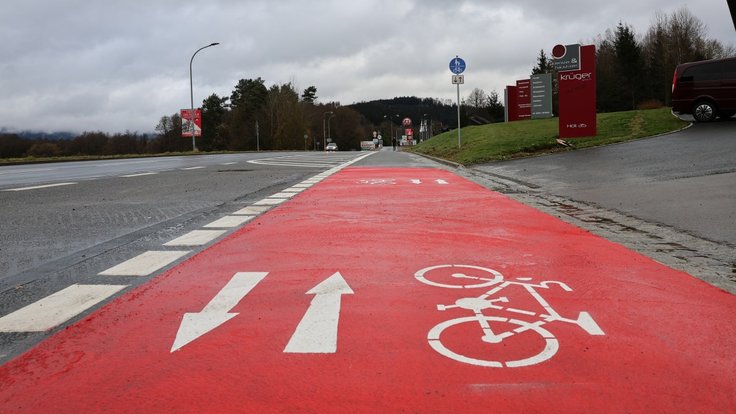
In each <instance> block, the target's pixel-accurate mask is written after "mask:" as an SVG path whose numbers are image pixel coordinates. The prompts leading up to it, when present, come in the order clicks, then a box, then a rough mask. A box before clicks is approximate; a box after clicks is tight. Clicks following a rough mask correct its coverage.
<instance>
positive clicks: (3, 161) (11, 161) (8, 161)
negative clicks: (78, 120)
mask: <svg viewBox="0 0 736 414" xmlns="http://www.w3.org/2000/svg"><path fill="white" fill-rule="evenodd" d="M229 153H231V152H228V151H213V152H192V151H187V152H164V153H157V154H119V155H69V156H58V157H22V158H0V165H19V164H41V163H47V162H62V161H63V162H69V161H96V160H119V159H128V158H152V157H180V156H184V155H202V154H207V155H209V154H229Z"/></svg>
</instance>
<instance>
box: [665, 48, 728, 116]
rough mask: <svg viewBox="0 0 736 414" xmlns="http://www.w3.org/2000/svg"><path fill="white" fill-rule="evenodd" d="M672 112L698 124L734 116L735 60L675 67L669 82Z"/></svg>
mask: <svg viewBox="0 0 736 414" xmlns="http://www.w3.org/2000/svg"><path fill="white" fill-rule="evenodd" d="M672 110H673V111H674V112H675V113H678V114H692V116H693V118H695V120H696V121H698V122H708V121H712V120H714V119H716V117H721V118H729V117H731V116H733V115H734V114H736V58H726V59H713V60H704V61H700V62H690V63H683V64H681V65H678V66H677V68H676V69H675V74H674V77H673V78H672Z"/></svg>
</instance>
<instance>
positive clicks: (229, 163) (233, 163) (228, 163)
mask: <svg viewBox="0 0 736 414" xmlns="http://www.w3.org/2000/svg"><path fill="white" fill-rule="evenodd" d="M235 164H237V162H226V163H222V164H220V165H235Z"/></svg>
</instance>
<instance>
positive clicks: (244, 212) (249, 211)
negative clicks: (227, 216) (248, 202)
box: [233, 206, 271, 216]
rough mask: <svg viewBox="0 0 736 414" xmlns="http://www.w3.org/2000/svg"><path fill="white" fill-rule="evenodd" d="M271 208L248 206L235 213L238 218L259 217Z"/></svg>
mask: <svg viewBox="0 0 736 414" xmlns="http://www.w3.org/2000/svg"><path fill="white" fill-rule="evenodd" d="M270 208H271V206H248V207H245V208H243V209H240V210H238V211H236V212H234V213H233V215H236V216H257V215H259V214H261V213H263V212H266V211H268V210H269V209H270Z"/></svg>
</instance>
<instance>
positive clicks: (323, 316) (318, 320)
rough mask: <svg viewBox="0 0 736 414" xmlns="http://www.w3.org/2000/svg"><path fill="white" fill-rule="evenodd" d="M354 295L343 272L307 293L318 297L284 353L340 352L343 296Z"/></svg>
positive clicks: (313, 300) (310, 306)
mask: <svg viewBox="0 0 736 414" xmlns="http://www.w3.org/2000/svg"><path fill="white" fill-rule="evenodd" d="M353 293H354V292H353V290H352V289H350V286H348V284H347V283H346V282H345V279H343V277H342V275H341V274H340V272H336V273H335V274H334V275H332V276H330V277H329V278H327V279H325V280H324V281H322V283H320V284H318V285H317V286H315V287H313V288H312V289H311V290H310V291H308V292H307V294H308V295H316V296H315V297H314V299H312V302H311V303H310V305H309V309H307V312H306V313H305V314H304V317H303V318H302V320H301V322H299V325H298V326H297V327H296V330H295V331H294V334H293V335H292V336H291V339H290V340H289V343H288V344H286V348H285V349H284V352H286V353H293V354H332V353H335V352H337V322H338V320H339V319H340V300H341V297H342V295H352V294H353Z"/></svg>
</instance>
